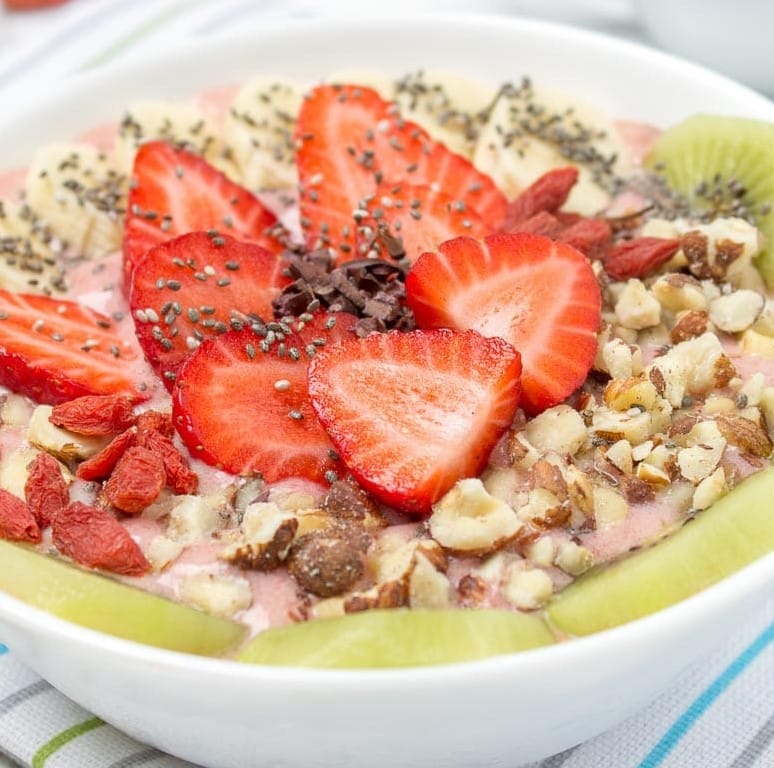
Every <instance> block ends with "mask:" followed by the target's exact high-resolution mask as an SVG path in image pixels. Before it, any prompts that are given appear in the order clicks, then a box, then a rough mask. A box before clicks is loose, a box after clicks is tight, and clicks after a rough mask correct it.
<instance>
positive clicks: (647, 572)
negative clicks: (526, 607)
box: [548, 468, 774, 635]
mask: <svg viewBox="0 0 774 768" xmlns="http://www.w3.org/2000/svg"><path fill="white" fill-rule="evenodd" d="M772 498H774V468H771V469H767V470H764V471H762V472H758V473H757V474H755V475H753V476H752V477H750V478H748V479H747V480H745V481H744V482H742V483H741V484H740V485H739V486H738V487H737V488H735V489H734V490H733V491H732V492H731V493H729V494H728V495H726V496H724V497H723V498H722V499H720V500H719V501H717V502H716V503H715V504H713V505H712V506H711V507H710V508H709V509H706V510H704V511H703V512H699V513H698V514H697V515H696V517H695V518H693V519H692V520H691V521H690V522H689V523H686V524H685V525H684V526H683V527H682V528H680V530H678V531H676V532H675V533H673V534H672V535H671V536H669V537H668V538H666V539H664V540H662V541H660V542H658V543H657V544H655V545H653V546H651V547H650V548H648V549H643V550H640V551H638V552H635V553H633V554H631V555H628V556H627V557H626V558H625V559H624V560H619V561H618V562H616V563H613V564H612V565H608V566H601V567H599V568H598V569H596V570H592V571H589V573H588V574H586V575H584V576H582V577H581V578H580V579H578V580H577V581H575V582H573V583H572V584H571V585H570V586H569V587H567V588H566V589H565V590H563V591H562V592H560V593H559V594H558V595H557V596H556V597H555V598H554V599H553V600H552V601H551V603H549V606H548V618H549V620H550V622H551V623H552V624H553V626H554V627H556V628H557V629H559V630H560V631H562V632H564V633H567V634H569V635H589V634H591V633H592V632H598V631H600V630H603V629H608V628H610V627H614V626H617V625H618V624H624V623H625V622H627V621H632V620H634V619H638V618H640V617H641V616H646V615H648V614H650V613H654V612H655V611H658V610H661V609H662V608H666V607H667V606H669V605H673V604H674V603H677V602H679V601H680V600H683V599H684V598H686V597H689V596H690V595H693V594H695V593H696V592H699V591H701V590H702V589H705V588H706V587H708V586H710V585H711V584H714V583H715V582H718V581H720V580H721V579H723V578H725V577H726V576H728V575H729V574H731V573H733V572H734V571H737V570H739V569H740V568H742V567H744V566H745V565H748V564H749V563H752V562H753V561H754V560H757V559H758V558H760V557H763V556H764V555H765V554H767V553H769V552H772V551H774V506H772V503H771V500H772Z"/></svg>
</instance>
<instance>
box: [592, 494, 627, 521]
mask: <svg viewBox="0 0 774 768" xmlns="http://www.w3.org/2000/svg"><path fill="white" fill-rule="evenodd" d="M628 513H629V505H628V504H627V503H626V500H625V499H624V498H623V496H621V494H620V493H618V492H617V491H616V490H615V489H613V488H610V487H608V486H606V485H598V486H595V487H594V520H595V521H596V523H597V525H598V526H607V525H612V524H613V523H618V522H620V521H621V520H624V519H625V518H626V515H627V514H628Z"/></svg>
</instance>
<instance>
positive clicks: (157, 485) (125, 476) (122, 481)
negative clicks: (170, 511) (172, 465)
mask: <svg viewBox="0 0 774 768" xmlns="http://www.w3.org/2000/svg"><path fill="white" fill-rule="evenodd" d="M166 481H167V473H166V470H165V469H164V462H163V461H162V459H161V457H160V456H159V455H158V454H156V453H154V452H153V451H149V450H148V449H147V448H143V447H142V446H139V445H134V446H132V447H131V448H128V449H127V450H126V451H125V452H124V454H123V456H121V458H120V459H119V460H118V463H117V464H116V466H115V468H114V469H113V472H112V474H111V475H110V477H109V478H108V481H107V482H106V483H105V495H106V497H107V500H108V501H109V502H110V503H111V504H112V505H113V506H114V507H115V508H116V509H119V510H121V512H125V513H126V514H128V515H138V514H139V513H140V512H142V511H143V509H145V507H147V506H148V505H149V504H152V503H153V502H154V501H155V500H156V498H157V497H158V495H159V494H160V493H161V489H162V488H163V487H164V485H165V484H166Z"/></svg>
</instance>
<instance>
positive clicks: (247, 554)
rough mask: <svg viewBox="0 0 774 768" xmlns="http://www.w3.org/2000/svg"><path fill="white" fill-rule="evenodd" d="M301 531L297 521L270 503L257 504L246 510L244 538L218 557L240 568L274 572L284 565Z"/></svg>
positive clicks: (224, 550)
mask: <svg viewBox="0 0 774 768" xmlns="http://www.w3.org/2000/svg"><path fill="white" fill-rule="evenodd" d="M297 530H298V519H297V518H296V517H292V516H290V515H289V514H288V513H287V512H284V511H282V510H281V509H280V508H279V507H278V506H277V505H276V504H274V503H271V502H256V503H255V504H251V505H250V506H249V507H248V508H247V510H246V511H245V516H244V519H243V521H242V537H241V538H240V539H238V540H237V541H236V542H235V543H233V544H230V545H229V546H227V547H226V548H225V549H223V550H222V551H221V552H220V554H219V557H220V558H221V559H222V560H227V561H228V562H229V563H233V564H234V565H236V566H238V567H239V568H243V569H245V570H247V569H250V570H254V571H273V570H274V569H275V568H279V566H280V565H281V564H282V563H283V562H284V560H285V558H287V556H288V553H289V551H290V547H291V544H292V543H293V539H294V537H295V535H296V531H297Z"/></svg>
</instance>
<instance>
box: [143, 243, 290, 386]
mask: <svg viewBox="0 0 774 768" xmlns="http://www.w3.org/2000/svg"><path fill="white" fill-rule="evenodd" d="M283 267H284V265H283V262H282V260H281V259H280V258H279V257H278V256H276V255H275V254H273V253H270V252H269V251H267V250H266V249H265V248H261V247H260V246H258V245H253V244H251V243H241V242H239V241H238V240H234V239H233V238H231V237H228V236H226V235H221V234H219V233H217V232H213V231H210V232H191V233H189V234H187V235H181V236H180V237H177V238H175V239H174V240H168V241H167V242H165V243H161V244H160V245H157V246H155V247H154V248H151V250H150V251H149V252H148V253H147V254H146V256H145V257H143V258H142V259H141V260H140V261H139V262H138V263H137V265H136V266H135V269H134V275H133V278H132V287H131V291H130V295H129V306H130V307H131V310H132V317H133V319H134V323H135V329H136V332H137V338H138V339H139V341H140V346H142V348H143V351H144V352H145V356H146V358H147V359H148V362H149V363H150V364H151V366H152V367H153V368H154V370H155V371H156V372H157V373H158V374H159V376H161V377H162V379H163V381H164V383H165V384H166V386H167V387H168V388H171V385H172V383H173V382H174V380H175V376H176V374H177V370H178V369H179V368H180V366H181V365H182V363H183V361H184V360H185V359H186V358H187V357H188V356H189V355H190V354H191V352H192V351H193V350H194V349H196V348H197V347H198V346H199V344H200V343H201V342H202V341H204V340H205V339H206V338H208V337H210V336H217V335H220V334H223V333H226V332H227V331H230V330H239V329H241V328H244V327H246V326H251V325H255V326H256V327H263V326H265V324H266V322H270V321H271V320H272V318H273V317H274V314H273V311H272V305H271V302H272V300H273V299H274V298H275V297H276V296H278V295H279V293H280V290H281V286H282V285H283V284H285V283H287V282H288V279H287V278H285V277H283V275H282V270H283Z"/></svg>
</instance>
